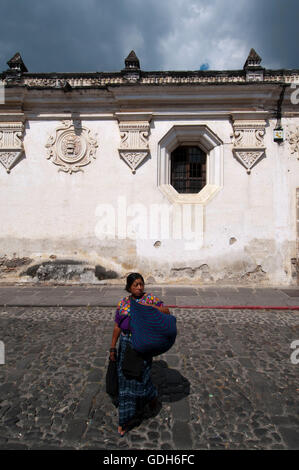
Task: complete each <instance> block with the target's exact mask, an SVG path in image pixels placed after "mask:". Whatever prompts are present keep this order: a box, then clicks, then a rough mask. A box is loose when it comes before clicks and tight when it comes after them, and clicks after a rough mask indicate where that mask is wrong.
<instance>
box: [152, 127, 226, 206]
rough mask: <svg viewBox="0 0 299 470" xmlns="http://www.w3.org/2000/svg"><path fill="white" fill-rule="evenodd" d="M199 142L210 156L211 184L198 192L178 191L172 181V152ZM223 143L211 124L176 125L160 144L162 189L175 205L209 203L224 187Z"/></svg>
mask: <svg viewBox="0 0 299 470" xmlns="http://www.w3.org/2000/svg"><path fill="white" fill-rule="evenodd" d="M180 145H198V146H199V147H200V148H202V150H203V151H204V152H205V153H206V155H207V183H206V185H205V186H204V187H203V188H202V190H201V191H199V192H198V193H195V194H194V193H193V194H184V193H178V192H177V191H176V189H175V188H174V187H173V186H172V185H171V184H170V180H171V153H172V151H173V150H174V149H175V148H177V147H178V146H180ZM223 153H224V150H223V142H222V140H221V139H220V137H219V136H217V135H216V134H215V133H214V132H213V131H212V130H211V129H210V128H209V127H208V126H207V125H202V124H199V125H196V124H194V125H188V124H187V125H184V124H181V125H180V124H175V125H174V126H173V127H172V128H171V129H170V130H169V131H168V132H167V134H166V135H164V137H162V139H161V140H160V142H159V143H158V188H159V190H160V191H161V192H162V194H164V196H166V198H167V199H168V200H169V202H171V203H174V204H201V205H205V204H207V203H208V202H209V201H210V200H211V199H213V197H215V196H216V194H217V193H218V192H219V191H220V190H221V188H222V187H223Z"/></svg>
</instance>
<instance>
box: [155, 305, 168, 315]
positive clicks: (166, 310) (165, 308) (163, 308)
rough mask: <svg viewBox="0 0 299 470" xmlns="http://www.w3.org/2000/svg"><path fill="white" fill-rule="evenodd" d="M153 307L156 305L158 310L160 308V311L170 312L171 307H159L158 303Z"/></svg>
mask: <svg viewBox="0 0 299 470" xmlns="http://www.w3.org/2000/svg"><path fill="white" fill-rule="evenodd" d="M153 307H156V308H157V309H158V310H160V312H162V313H170V311H169V308H168V307H162V306H161V307H158V306H157V305H153Z"/></svg>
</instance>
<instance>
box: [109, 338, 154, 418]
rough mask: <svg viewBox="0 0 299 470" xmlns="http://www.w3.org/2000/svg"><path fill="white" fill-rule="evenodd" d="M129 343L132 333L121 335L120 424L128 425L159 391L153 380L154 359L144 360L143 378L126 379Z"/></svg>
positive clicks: (119, 375)
mask: <svg viewBox="0 0 299 470" xmlns="http://www.w3.org/2000/svg"><path fill="white" fill-rule="evenodd" d="M127 344H130V345H131V344H132V337H131V336H130V335H124V334H121V335H120V343H119V348H118V359H117V361H118V363H117V372H118V386H119V405H118V411H119V426H122V427H123V426H124V425H126V424H127V423H128V422H129V421H130V420H131V419H132V418H133V417H134V416H135V415H136V413H137V411H139V407H142V406H144V405H145V404H146V403H147V402H148V401H150V400H152V399H154V398H156V397H157V396H158V392H157V389H156V387H155V386H154V384H153V383H152V380H151V376H150V374H151V366H152V359H149V360H145V361H144V371H143V374H142V380H141V381H138V380H134V379H130V380H129V379H126V377H125V376H124V374H123V372H122V362H123V359H124V353H125V350H126V346H127Z"/></svg>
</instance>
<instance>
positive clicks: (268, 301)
mask: <svg viewBox="0 0 299 470" xmlns="http://www.w3.org/2000/svg"><path fill="white" fill-rule="evenodd" d="M146 290H147V291H148V292H153V293H154V294H155V295H157V296H158V297H160V298H161V299H162V300H163V301H164V303H165V305H169V306H177V307H184V306H189V307H190V306H201V307H205V306H207V307H214V308H215V307H219V306H224V307H228V306H231V307H242V306H256V307H260V306H270V307H298V308H299V286H298V287H275V288H258V287H217V286H213V287H210V286H203V287H202V286H200V287H199V286H169V285H146ZM126 295H127V292H126V291H125V290H124V288H123V287H122V286H120V285H98V286H94V285H87V286H82V285H69V286H59V285H57V286H51V285H47V286H46V285H45V286H41V285H15V286H13V285H1V284H0V306H11V307H12V306H19V307H30V306H35V307H52V306H65V307H80V306H88V305H89V306H91V307H93V306H94V307H115V305H116V304H117V302H118V301H119V300H120V299H121V298H122V297H124V296H126Z"/></svg>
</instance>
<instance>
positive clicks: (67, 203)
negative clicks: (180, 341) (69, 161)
mask: <svg viewBox="0 0 299 470" xmlns="http://www.w3.org/2000/svg"><path fill="white" fill-rule="evenodd" d="M289 121H290V120H285V122H284V124H285V125H287V124H288V122H289ZM291 122H292V123H294V119H292V120H291ZM60 123H61V122H60V121H59V120H39V119H37V118H36V119H32V120H27V121H26V128H25V134H24V139H23V143H24V158H23V159H22V160H21V161H20V162H19V163H18V164H17V165H16V166H15V167H14V168H13V169H12V171H11V172H10V174H7V173H6V172H5V170H4V169H2V170H1V171H0V213H1V240H0V242H1V253H0V256H1V257H2V259H4V258H6V259H12V258H23V257H28V258H30V260H31V265H33V264H37V263H42V262H44V261H47V260H50V259H54V257H56V259H57V260H63V259H67V260H73V261H78V262H79V261H81V262H84V263H86V264H87V265H88V266H95V265H101V266H103V267H104V268H105V269H107V270H113V271H115V272H116V273H117V274H118V275H119V276H124V275H125V274H126V273H128V272H129V271H133V270H138V271H140V272H142V273H143V274H144V275H145V277H146V278H150V279H153V280H155V281H157V282H158V281H159V282H163V281H164V282H197V283H211V282H222V283H226V284H230V283H232V284H234V285H236V284H240V285H243V284H246V283H259V284H260V283H262V284H264V285H275V284H280V285H291V284H294V283H295V279H294V277H292V272H291V259H292V258H296V255H297V254H296V236H297V234H296V187H299V172H298V159H297V156H296V155H294V154H292V155H291V154H290V151H289V144H288V142H287V141H285V142H284V143H283V144H277V143H274V142H273V137H272V130H273V128H274V126H275V122H274V121H270V123H269V126H268V127H266V134H265V137H264V142H265V146H266V157H265V158H263V159H261V160H260V161H259V162H258V163H257V164H256V165H255V166H254V167H253V168H252V171H251V174H247V172H246V169H245V168H244V167H243V166H242V165H241V164H240V162H239V161H237V160H236V158H235V157H234V156H233V153H232V147H233V144H232V139H231V134H232V132H233V128H232V124H231V122H230V121H229V119H227V118H223V119H214V120H213V119H207V118H205V119H198V118H193V119H188V120H186V119H179V118H176V117H173V118H172V119H170V118H167V119H166V118H165V119H162V118H157V119H155V118H154V119H152V121H151V125H150V136H149V149H150V158H148V159H146V160H145V161H144V163H143V164H142V165H141V166H140V167H139V168H137V171H136V174H132V172H131V170H130V168H129V167H128V166H127V165H126V163H125V162H124V161H123V160H122V159H121V158H120V157H119V153H118V147H119V143H120V134H119V127H118V122H117V120H116V119H113V118H112V117H111V118H107V119H91V120H87V119H86V120H83V121H82V125H83V126H85V127H87V128H88V129H90V130H91V133H92V134H93V135H94V136H95V135H96V138H97V142H98V149H97V153H96V158H95V159H92V161H91V163H90V164H89V165H87V166H85V167H83V172H78V173H72V174H68V173H64V172H61V171H60V172H59V171H58V166H56V165H54V164H53V163H52V161H51V160H50V159H47V151H46V148H45V144H46V142H47V141H48V138H49V136H50V135H53V134H54V133H55V129H56V128H57V127H58V126H59V125H60ZM187 124H190V125H206V126H208V127H209V129H211V131H212V132H213V133H215V134H216V135H217V136H218V137H219V138H220V139H221V140H222V142H223V170H222V171H223V187H222V188H221V189H220V190H219V192H218V193H217V194H216V195H215V196H214V197H213V198H212V199H211V200H210V201H209V202H208V203H207V204H206V205H203V206H201V210H202V212H201V214H202V216H200V217H201V225H200V227H201V228H202V232H201V233H200V234H199V238H200V240H201V241H200V243H199V244H198V247H196V245H194V247H193V248H191V249H190V244H188V243H189V241H188V240H186V239H181V240H176V239H174V238H173V237H172V236H170V237H169V238H167V237H166V238H163V236H162V234H161V232H160V233H159V232H158V234H157V237H151V233H150V230H149V227H150V223H151V220H150V217H149V214H150V210H151V207H153V205H155V204H156V205H165V207H166V208H167V207H171V206H172V204H171V202H169V200H168V199H167V197H165V195H164V194H163V193H162V192H161V191H160V190H159V188H158V184H157V171H158V170H157V164H158V163H157V162H158V145H159V142H160V141H161V139H162V138H163V136H165V134H166V133H167V132H168V131H169V130H170V129H171V128H172V126H173V125H187ZM295 124H296V125H297V126H299V120H297V121H296V122H295ZM105 204H106V205H110V207H111V210H112V212H111V213H112V215H113V210H114V215H115V220H116V226H115V229H116V231H115V236H112V237H110V238H108V239H105V238H103V237H102V238H101V236H100V232H101V228H103V224H104V223H105V222H107V217H105V213H104V212H101V211H102V209H103V207H104V206H103V205H105ZM134 204H140V205H139V206H134ZM107 207H108V206H107ZM124 207H126V208H127V209H128V210H129V213H128V216H127V218H125V217H124ZM194 208H195V206H192V208H191V209H192V210H194ZM132 210H135V211H136V212H135V217H134V214H133V213H132V212H130V211H132ZM143 210H144V211H145V214H146V215H148V217H145V219H144V220H146V221H147V224H148V227H147V228H148V230H146V227H145V228H144V227H143V228H144V233H145V235H146V236H143V237H140V236H139V237H137V239H136V240H134V239H132V237H131V238H130V237H125V238H123V237H122V236H121V234H120V233H119V231H120V226H119V225H118V223H120V222H121V221H122V220H127V222H128V224H129V227H128V226H127V229H129V228H130V226H131V227H132V223H133V222H134V221H135V222H138V220H137V219H138V217H139V221H140V223H141V224H143V223H144V220H142V218H143V217H144V212H142V211H143ZM172 223H173V220H172V218H171V217H170V225H171V226H172ZM192 223H194V220H193V222H192ZM130 224H131V225H130ZM157 241H159V242H161V244H160V246H158V247H155V246H154V243H155V242H157ZM195 241H196V240H195ZM50 257H52V258H50ZM22 270H23V271H24V268H23V267H20V269H19V270H18V269H17V270H12V271H11V272H10V271H3V272H2V277H1V278H0V281H1V280H3V279H4V280H6V279H8V278H9V277H11V278H13V276H17V275H18V274H19V273H20V272H21V271H22ZM18 279H20V280H21V279H22V280H24V281H28V280H30V279H31V278H30V277H29V276H24V275H23V276H21V277H19V278H18ZM84 279H85V278H84V276H83V277H82V279H81V280H83V281H84ZM85 280H86V281H90V282H97V279H96V278H93V277H92V276H89V277H86V279H85Z"/></svg>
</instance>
